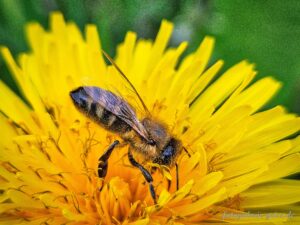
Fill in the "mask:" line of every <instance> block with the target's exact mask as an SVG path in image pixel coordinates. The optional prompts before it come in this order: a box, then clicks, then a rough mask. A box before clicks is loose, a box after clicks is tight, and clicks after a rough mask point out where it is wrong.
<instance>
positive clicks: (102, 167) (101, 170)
mask: <svg viewBox="0 0 300 225" xmlns="http://www.w3.org/2000/svg"><path fill="white" fill-rule="evenodd" d="M119 143H120V142H119V141H118V140H116V141H114V142H113V143H112V144H111V145H110V146H109V147H108V149H107V150H106V151H105V152H104V153H103V155H102V156H100V158H99V160H98V162H99V164H98V176H99V177H100V178H103V177H105V176H106V173H107V166H108V159H109V157H110V155H111V153H112V151H113V150H114V148H115V147H116V146H117V145H118V144H119Z"/></svg>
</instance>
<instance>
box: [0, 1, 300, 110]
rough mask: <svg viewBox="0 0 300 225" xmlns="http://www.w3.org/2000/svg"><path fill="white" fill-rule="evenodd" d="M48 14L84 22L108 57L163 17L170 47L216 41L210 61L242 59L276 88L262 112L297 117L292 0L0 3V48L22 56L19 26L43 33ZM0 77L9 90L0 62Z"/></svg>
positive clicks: (150, 33)
mask: <svg viewBox="0 0 300 225" xmlns="http://www.w3.org/2000/svg"><path fill="white" fill-rule="evenodd" d="M53 10H59V11H61V12H63V14H64V16H65V18H66V19H67V20H73V21H75V22H76V23H77V24H78V25H79V27H80V28H81V29H82V30H83V28H84V25H85V24H86V23H94V24H96V25H97V26H98V29H99V32H100V35H101V40H102V44H103V47H104V49H106V50H107V51H108V52H109V53H110V54H112V55H114V53H115V52H114V49H115V47H116V45H117V44H118V43H120V42H121V41H122V39H123V38H124V35H125V33H126V31H128V30H134V31H136V32H137V33H138V35H139V37H143V38H154V37H155V35H156V32H157V30H158V28H159V25H160V21H161V20H162V19H163V18H166V19H169V20H171V21H173V22H174V23H175V32H174V35H173V37H172V41H171V45H177V44H178V43H179V42H181V41H183V40H188V41H189V42H190V47H189V49H188V52H191V51H192V50H194V49H195V48H196V47H197V46H198V44H199V43H200V42H201V40H202V39H203V37H204V36H205V35H206V34H210V35H213V36H215V37H216V40H217V42H216V48H215V51H214V56H213V59H212V60H216V59H217V58H222V59H224V60H225V67H224V69H226V68H228V67H230V66H232V65H233V64H235V63H237V62H238V61H240V60H242V59H248V60H249V61H250V62H254V63H255V64H256V68H257V69H258V71H259V74H258V78H260V77H263V76H267V75H272V76H274V77H276V78H277V79H278V80H280V81H282V82H283V88H282V90H281V92H280V93H279V94H278V95H277V96H276V97H275V98H274V100H273V101H272V102H271V103H270V104H269V105H268V107H270V106H274V105H275V104H283V105H285V106H286V107H288V108H289V110H290V111H293V112H297V113H300V104H299V103H300V95H299V92H300V45H299V38H300V1H298V0H289V1H282V0H272V1H271V0H266V1H259V0H248V1H241V0H231V1H222V0H214V1H208V0H206V1H205V0H202V1H199V0H198V1H195V0H187V1H183V0H175V1H171V0H160V1H159V0H154V1H149V0H126V1H122V0H110V1H109V0H85V1H83V0H64V1H61V0H26V1H23V0H0V44H1V45H6V46H8V47H9V48H10V49H11V50H12V52H13V54H15V55H16V54H17V53H19V52H22V51H26V50H28V46H27V44H26V40H25V35H24V25H25V23H26V22H28V21H32V20H35V21H39V22H40V23H42V24H43V26H44V27H47V26H48V22H47V21H48V15H49V12H51V11H53ZM0 78H1V79H3V80H5V82H7V83H8V84H9V85H10V86H11V87H12V88H13V89H14V90H17V89H16V86H15V84H14V82H13V81H12V79H11V78H10V76H9V74H8V71H7V68H6V67H5V65H4V62H3V60H2V59H0ZM258 98H259V96H258Z"/></svg>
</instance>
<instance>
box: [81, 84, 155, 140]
mask: <svg viewBox="0 0 300 225" xmlns="http://www.w3.org/2000/svg"><path fill="white" fill-rule="evenodd" d="M83 89H84V90H85V91H86V93H87V94H88V95H89V96H90V97H91V98H92V99H93V100H94V101H96V102H97V103H98V104H100V105H101V106H102V107H104V108H105V109H106V110H108V111H110V112H111V113H112V114H114V115H115V116H117V117H119V118H120V119H121V120H123V121H124V122H125V123H127V124H128V125H129V126H130V127H131V128H133V129H134V130H135V131H136V132H137V133H138V134H140V135H141V136H142V137H143V138H144V139H145V140H147V141H149V135H148V133H147V131H146V129H145V128H144V126H143V124H142V123H141V122H140V121H139V120H138V119H137V116H136V113H135V111H134V110H133V108H132V107H131V106H130V105H129V104H128V103H127V102H126V101H125V100H124V99H122V98H121V97H119V96H117V95H115V94H114V93H112V92H110V91H107V90H104V89H101V88H99V87H93V86H84V87H83Z"/></svg>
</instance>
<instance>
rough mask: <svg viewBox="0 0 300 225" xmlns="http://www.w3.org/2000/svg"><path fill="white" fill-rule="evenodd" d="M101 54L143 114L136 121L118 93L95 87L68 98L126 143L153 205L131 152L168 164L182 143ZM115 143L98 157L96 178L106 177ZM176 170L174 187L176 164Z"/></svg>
mask: <svg viewBox="0 0 300 225" xmlns="http://www.w3.org/2000/svg"><path fill="white" fill-rule="evenodd" d="M103 54H104V55H105V56H106V58H107V59H108V60H109V61H110V62H111V63H112V64H113V66H114V67H115V68H116V69H117V70H118V71H119V73H120V74H121V75H122V76H123V77H124V78H125V80H126V81H127V82H128V83H129V85H130V86H131V88H132V89H133V90H134V92H135V94H136V95H137V97H138V98H139V100H140V102H141V103H142V105H143V108H144V109H145V111H146V115H147V116H145V118H143V119H141V120H139V119H138V118H137V115H136V112H135V110H134V108H133V107H132V106H131V105H130V104H129V103H128V102H126V101H125V100H124V99H123V98H122V97H121V96H117V95H116V94H114V93H112V92H110V91H108V90H105V89H102V88H99V87H95V86H81V87H78V88H76V89H75V90H73V91H71V92H70V96H71V99H72V100H73V103H74V105H75V106H76V108H77V109H79V111H81V112H82V113H84V114H85V115H86V116H87V117H88V118H90V119H92V120H93V121H95V122H96V123H97V124H99V125H100V126H102V127H103V128H104V129H106V130H108V131H110V132H113V133H115V134H117V135H119V136H120V137H121V138H122V139H123V141H124V142H125V143H126V144H129V146H130V148H129V151H128V159H129V162H130V163H131V164H132V165H133V166H134V167H137V168H138V169H139V170H140V171H141V172H142V174H143V176H144V178H145V180H146V181H147V182H148V184H149V189H150V193H151V196H152V198H153V200H154V203H155V204H156V194H155V190H154V187H153V184H152V183H153V178H152V176H151V174H150V173H149V172H148V171H147V169H145V168H144V167H143V166H142V165H141V164H140V163H138V162H137V161H136V160H135V159H134V157H133V155H132V151H136V152H139V153H141V154H142V155H143V156H144V158H145V160H146V161H150V162H153V163H157V164H160V165H165V166H169V167H171V166H173V165H174V164H176V163H175V159H176V158H177V156H178V155H179V153H180V152H181V150H182V148H183V147H182V143H181V141H180V140H178V139H176V138H175V137H174V136H173V135H171V134H170V132H169V131H168V129H167V127H166V126H165V125H164V124H163V123H161V122H159V121H156V120H154V119H152V117H151V115H150V112H149V110H148V108H147V107H146V105H145V103H144V101H143V100H142V98H141V97H140V95H139V94H138V92H137V90H136V89H135V87H134V86H133V85H132V83H131V82H130V81H129V79H128V78H127V77H126V76H125V74H124V73H123V72H122V71H121V69H120V68H119V67H118V66H117V65H116V64H115V63H114V61H113V60H112V59H111V58H110V56H109V55H108V54H107V53H105V52H104V51H103ZM119 144H120V142H119V141H118V140H116V141H114V142H113V143H112V144H111V145H110V146H109V147H108V149H107V150H106V151H105V152H104V153H103V155H102V156H100V158H99V164H98V176H99V177H100V178H104V177H105V176H106V173H107V168H108V159H109V157H110V155H111V153H112V151H113V150H114V148H115V147H116V146H117V145H119ZM176 169H177V170H176V174H177V188H178V167H177V164H176Z"/></svg>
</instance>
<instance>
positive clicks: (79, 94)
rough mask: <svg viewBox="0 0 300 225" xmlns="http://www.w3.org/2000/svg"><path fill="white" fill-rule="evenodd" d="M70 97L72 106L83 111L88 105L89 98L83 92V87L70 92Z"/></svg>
mask: <svg viewBox="0 0 300 225" xmlns="http://www.w3.org/2000/svg"><path fill="white" fill-rule="evenodd" d="M70 97H71V99H72V100H73V103H74V105H75V106H76V107H77V108H78V109H80V110H83V111H85V110H86V109H87V105H88V99H89V96H88V94H87V93H86V91H85V90H84V88H83V87H79V88H77V89H75V90H73V91H71V92H70Z"/></svg>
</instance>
